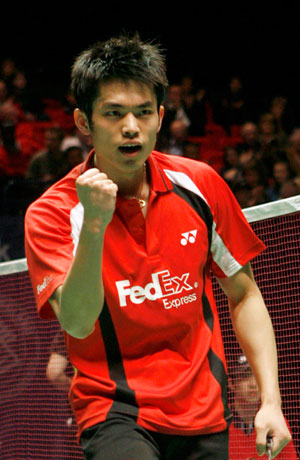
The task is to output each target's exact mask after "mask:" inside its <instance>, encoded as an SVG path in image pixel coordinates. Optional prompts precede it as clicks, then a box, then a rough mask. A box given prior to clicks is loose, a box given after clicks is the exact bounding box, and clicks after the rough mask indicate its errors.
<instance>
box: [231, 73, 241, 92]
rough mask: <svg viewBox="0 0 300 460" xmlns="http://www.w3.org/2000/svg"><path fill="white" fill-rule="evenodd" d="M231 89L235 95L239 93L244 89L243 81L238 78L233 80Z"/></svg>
mask: <svg viewBox="0 0 300 460" xmlns="http://www.w3.org/2000/svg"><path fill="white" fill-rule="evenodd" d="M229 88H230V91H231V92H232V93H233V94H236V93H238V92H239V91H240V90H241V89H242V82H241V80H240V79H239V78H237V77H234V78H232V79H231V80H230V83H229Z"/></svg>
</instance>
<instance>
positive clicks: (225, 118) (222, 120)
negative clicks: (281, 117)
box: [214, 76, 254, 135]
mask: <svg viewBox="0 0 300 460" xmlns="http://www.w3.org/2000/svg"><path fill="white" fill-rule="evenodd" d="M214 117H215V122H216V123H217V124H220V125H222V126H223V127H224V128H225V129H226V131H227V133H228V134H229V135H230V133H231V126H235V125H239V126H241V125H242V124H244V123H245V122H246V121H247V120H252V119H253V118H254V115H253V110H252V108H251V106H250V102H249V98H248V95H247V94H246V91H245V87H244V83H243V81H242V79H241V78H240V77H238V76H233V77H232V78H231V79H230V80H229V83H228V85H227V88H226V89H225V92H224V94H223V95H221V97H220V100H218V101H217V102H216V104H215V107H214Z"/></svg>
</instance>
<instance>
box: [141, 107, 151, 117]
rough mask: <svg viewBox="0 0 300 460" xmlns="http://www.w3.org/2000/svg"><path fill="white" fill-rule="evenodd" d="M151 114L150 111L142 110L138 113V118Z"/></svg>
mask: <svg viewBox="0 0 300 460" xmlns="http://www.w3.org/2000/svg"><path fill="white" fill-rule="evenodd" d="M151 114H152V110H151V109H144V110H141V111H140V112H139V116H140V117H142V116H146V115H151Z"/></svg>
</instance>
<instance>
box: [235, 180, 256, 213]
mask: <svg viewBox="0 0 300 460" xmlns="http://www.w3.org/2000/svg"><path fill="white" fill-rule="evenodd" d="M232 191H233V193H234V195H235V197H236V199H237V201H238V203H239V205H240V207H241V208H242V209H244V208H248V207H249V206H250V202H251V198H252V194H251V187H250V186H249V185H248V184H246V182H245V181H238V182H236V183H235V184H233V186H232Z"/></svg>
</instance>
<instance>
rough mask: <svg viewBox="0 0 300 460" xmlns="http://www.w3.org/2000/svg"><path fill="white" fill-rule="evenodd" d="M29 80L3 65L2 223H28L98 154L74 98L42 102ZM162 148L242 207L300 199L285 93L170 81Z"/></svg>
mask: <svg viewBox="0 0 300 460" xmlns="http://www.w3.org/2000/svg"><path fill="white" fill-rule="evenodd" d="M28 80H29V79H28V76H27V75H26V72H25V71H24V70H23V69H21V68H19V66H18V63H17V62H16V61H15V60H14V59H10V58H7V59H4V60H3V61H2V63H1V67H0V199H1V202H0V203H1V211H0V217H2V220H3V216H24V213H25V211H26V208H27V207H28V205H29V204H30V202H32V201H33V200H34V199H35V198H37V197H38V196H39V195H40V194H41V193H43V191H44V190H46V189H47V187H49V186H50V185H51V184H52V183H53V182H55V181H57V180H58V179H60V178H61V177H62V176H63V175H65V174H66V173H67V172H68V171H69V170H70V169H72V168H73V167H74V166H75V165H76V164H78V163H79V162H81V161H82V160H84V159H85V158H86V155H87V154H88V152H89V150H90V149H91V139H90V138H89V137H86V136H83V135H82V134H81V133H80V132H79V131H78V130H77V129H76V128H75V126H74V122H73V110H74V108H75V102H74V100H73V98H72V95H71V94H70V93H69V92H68V91H66V93H65V94H64V93H63V96H62V97H49V96H48V95H47V96H46V95H43V94H41V91H38V88H37V87H36V84H34V85H32V84H31V82H30V81H28ZM156 148H157V150H160V151H163V152H165V153H166V154H169V155H179V156H184V157H189V158H192V159H195V160H199V161H204V162H206V163H208V164H210V165H211V166H212V167H213V168H215V169H216V170H217V171H218V173H219V174H220V175H221V176H222V177H223V178H224V179H225V181H226V182H227V183H228V185H229V186H230V188H231V189H232V191H233V193H234V194H235V196H236V197H237V199H238V201H239V203H240V205H241V207H242V208H245V207H249V206H253V205H258V204H262V203H266V202H269V201H274V200H278V199H281V198H286V197H289V196H294V195H297V194H300V120H299V119H297V114H295V111H294V109H293V107H292V105H291V104H290V101H289V100H288V98H287V97H286V96H285V95H283V94H274V95H272V96H271V97H266V98H259V97H255V98H253V94H250V93H249V92H248V91H247V89H246V85H245V84H244V82H243V80H242V79H241V78H240V77H236V76H235V77H232V78H230V79H229V80H228V81H224V85H223V88H221V89H220V88H218V90H217V91H214V90H212V88H207V87H206V86H205V85H203V84H200V85H199V84H198V83H197V82H195V80H194V79H193V78H192V77H190V76H185V77H183V78H181V79H179V80H178V81H177V82H170V86H169V89H168V93H167V95H166V100H165V118H164V123H163V128H162V130H161V132H160V134H159V136H158V140H157V146H156ZM0 238H1V234H0ZM2 239H3V238H2ZM0 248H1V240H0ZM0 250H1V249H0ZM0 260H1V254H0Z"/></svg>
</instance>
